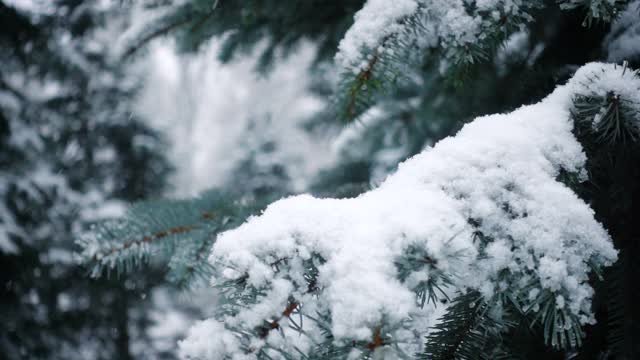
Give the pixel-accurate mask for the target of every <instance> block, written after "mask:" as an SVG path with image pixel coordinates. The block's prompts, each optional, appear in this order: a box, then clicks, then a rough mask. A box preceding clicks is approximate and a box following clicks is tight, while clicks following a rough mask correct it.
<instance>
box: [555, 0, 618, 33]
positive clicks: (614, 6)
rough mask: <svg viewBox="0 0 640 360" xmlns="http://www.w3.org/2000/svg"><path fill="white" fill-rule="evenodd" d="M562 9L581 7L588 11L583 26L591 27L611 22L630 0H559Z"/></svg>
mask: <svg viewBox="0 0 640 360" xmlns="http://www.w3.org/2000/svg"><path fill="white" fill-rule="evenodd" d="M557 2H558V3H559V5H560V8H561V9H565V10H573V9H581V10H582V11H583V12H585V13H586V15H585V17H584V21H583V22H582V25H583V26H586V27H591V25H593V23H594V22H595V23H598V22H605V23H609V22H612V21H613V20H615V19H616V17H617V16H618V15H619V14H620V13H621V12H622V11H623V10H624V8H625V7H626V5H627V4H628V3H629V1H628V0H613V1H611V0H557Z"/></svg>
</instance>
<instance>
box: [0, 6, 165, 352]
mask: <svg viewBox="0 0 640 360" xmlns="http://www.w3.org/2000/svg"><path fill="white" fill-rule="evenodd" d="M119 17H122V14H119V13H118V12H117V11H113V9H110V8H109V7H106V6H104V4H103V2H99V1H79V0H59V1H46V2H20V1H2V2H0V63H1V64H2V65H1V66H0V245H1V246H0V249H1V251H0V263H2V269H3V270H2V275H0V276H1V277H2V280H1V282H2V290H0V292H1V295H0V302H1V306H0V318H1V321H2V324H3V326H2V330H0V353H2V357H3V358H6V359H131V358H133V355H134V344H135V343H144V342H145V341H146V342H148V339H145V337H146V328H147V327H148V325H149V320H148V314H147V312H146V311H145V307H147V306H148V302H149V299H148V298H147V299H145V298H144V297H142V296H143V295H145V294H147V293H148V292H149V291H150V289H151V287H153V286H154V284H156V283H157V279H158V277H157V276H155V277H154V275H153V274H152V272H151V273H150V274H147V276H144V277H142V276H141V277H130V278H128V279H127V281H126V282H124V283H123V282H122V281H115V280H114V279H111V280H100V281H96V280H93V279H90V278H88V277H87V271H86V269H85V268H83V267H81V266H79V264H78V262H77V258H76V256H75V255H74V251H75V246H74V242H73V241H74V238H75V237H76V236H77V234H78V233H79V232H80V231H82V230H83V229H86V226H87V225H88V224H89V223H91V222H93V221H96V220H98V219H104V218H110V217H115V216H118V215H120V214H121V213H122V210H123V208H124V206H125V204H126V203H127V202H130V201H135V200H139V199H142V198H147V197H150V196H158V195H160V194H161V193H162V191H163V189H164V188H165V185H166V182H165V180H164V179H165V177H166V176H167V174H168V172H169V170H170V165H169V164H168V162H167V161H166V159H165V157H164V155H163V151H164V149H165V144H164V142H163V140H162V136H161V135H160V134H159V133H158V132H157V131H155V130H153V129H151V128H150V127H149V126H147V125H146V124H145V123H144V122H143V121H141V119H140V118H138V117H137V116H136V115H134V114H133V113H132V110H131V102H130V101H129V99H130V97H131V96H132V94H133V93H134V92H135V91H136V87H137V84H136V82H135V79H132V78H130V77H126V76H125V74H124V73H123V72H122V71H121V69H120V68H119V67H118V66H117V65H116V64H114V63H113V62H112V61H111V60H110V59H109V58H108V57H107V50H108V47H109V46H110V44H109V41H110V40H111V37H112V32H113V27H115V26H117V22H118V18H119ZM138 347H140V345H138ZM153 358H155V356H153Z"/></svg>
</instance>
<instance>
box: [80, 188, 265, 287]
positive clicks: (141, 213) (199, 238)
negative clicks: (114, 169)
mask: <svg viewBox="0 0 640 360" xmlns="http://www.w3.org/2000/svg"><path fill="white" fill-rule="evenodd" d="M252 205H256V204H252ZM256 210H257V209H253V208H251V207H250V206H243V205H240V204H236V203H234V201H233V200H232V199H229V198H227V197H225V196H223V195H221V194H220V193H218V192H216V191H208V192H205V193H203V194H202V195H201V196H200V197H198V198H195V199H189V200H159V201H148V202H142V203H138V204H134V205H133V206H131V208H130V209H129V210H128V211H127V213H126V214H125V216H124V218H121V219H114V220H109V221H105V222H102V223H99V224H96V225H95V226H94V227H92V229H91V230H90V232H89V233H87V234H85V235H84V236H82V237H81V238H80V239H79V240H78V241H77V243H78V244H79V245H80V246H81V248H82V252H81V257H82V259H83V260H84V261H85V262H87V263H89V264H93V270H92V275H93V276H98V275H100V274H102V273H103V272H104V271H110V270H111V269H115V270H117V272H118V273H123V272H128V271H131V270H133V269H134V268H136V267H139V266H141V265H142V264H145V263H147V262H149V261H150V260H151V257H152V256H153V260H154V261H155V262H165V263H166V264H167V266H168V270H169V272H168V274H167V277H168V280H169V281H170V282H172V283H174V284H176V285H178V286H180V287H183V288H189V287H191V286H194V285H195V284H198V283H201V282H202V281H201V280H207V279H208V278H209V277H210V275H211V273H212V268H211V266H210V265H209V264H208V263H207V261H206V257H207V255H208V252H209V249H210V247H211V245H212V244H213V242H214V240H215V235H216V234H217V233H218V232H220V231H224V230H225V229H229V228H231V227H234V226H236V225H237V224H238V222H239V221H242V220H244V219H245V217H246V216H248V215H249V214H250V213H251V212H252V211H256Z"/></svg>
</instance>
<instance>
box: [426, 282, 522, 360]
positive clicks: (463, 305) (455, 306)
mask: <svg viewBox="0 0 640 360" xmlns="http://www.w3.org/2000/svg"><path fill="white" fill-rule="evenodd" d="M495 305H496V302H495V300H489V301H487V300H485V299H484V298H483V297H482V295H480V294H479V293H478V292H477V291H469V292H467V293H464V294H461V295H459V296H457V297H456V298H455V299H453V301H452V302H451V304H450V306H449V308H448V309H447V312H446V313H445V315H444V316H443V317H442V318H441V319H440V322H439V323H438V324H437V325H435V326H434V327H433V328H432V329H431V331H430V332H429V334H428V335H427V339H426V342H425V350H424V352H423V353H422V354H420V355H419V356H418V358H419V359H425V360H427V359H428V360H458V359H459V360H488V359H492V358H493V351H494V350H495V349H496V347H497V345H498V344H500V342H501V336H502V333H503V332H505V330H507V329H508V327H510V326H511V325H510V324H509V323H508V322H505V320H503V319H499V318H496V317H495V314H493V313H492V310H493V307H494V306H495Z"/></svg>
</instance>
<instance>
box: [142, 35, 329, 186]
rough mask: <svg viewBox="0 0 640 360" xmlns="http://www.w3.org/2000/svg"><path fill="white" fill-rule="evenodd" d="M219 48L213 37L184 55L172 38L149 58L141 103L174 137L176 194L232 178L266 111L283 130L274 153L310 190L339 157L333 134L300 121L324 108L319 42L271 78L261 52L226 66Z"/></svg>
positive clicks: (159, 44) (286, 62)
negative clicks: (261, 64) (316, 91)
mask: <svg viewBox="0 0 640 360" xmlns="http://www.w3.org/2000/svg"><path fill="white" fill-rule="evenodd" d="M217 49H218V43H217V42H213V43H212V44H211V45H210V46H208V47H207V48H206V49H204V50H203V51H202V52H201V53H199V54H197V55H191V56H185V55H177V54H176V53H175V52H174V50H173V47H172V46H171V44H170V43H169V42H167V41H165V42H157V43H156V44H154V45H153V46H152V47H151V49H150V54H149V59H148V60H145V63H144V66H145V68H146V72H147V78H146V82H145V87H144V89H143V90H142V92H141V94H140V97H139V100H138V102H137V109H138V111H139V112H140V114H141V115H143V116H144V117H146V118H147V119H149V121H150V122H151V124H152V125H153V126H155V127H156V128H159V129H162V130H163V131H164V132H165V133H166V134H168V136H169V139H170V141H171V143H172V150H171V153H170V158H171V159H172V160H173V162H174V164H175V166H176V167H177V172H176V174H175V176H174V179H173V181H172V182H173V185H174V186H175V188H176V189H175V195H179V196H188V195H194V194H196V193H198V192H200V191H202V190H204V189H207V188H210V187H214V186H216V185H220V184H221V183H222V182H224V181H225V179H226V178H227V176H228V174H229V171H230V170H231V169H232V168H233V166H234V164H235V163H236V162H237V161H238V160H240V159H242V158H243V156H244V154H245V153H246V151H247V149H246V148H247V146H246V145H245V146H243V145H242V142H243V139H244V133H245V130H246V128H247V126H248V123H249V121H251V120H260V119H264V118H265V117H266V116H270V118H271V126H272V127H273V130H275V131H270V133H273V134H277V135H276V136H277V138H276V139H274V140H275V141H276V143H277V149H278V150H277V151H276V152H275V153H274V154H273V156H275V157H281V159H280V160H282V162H281V163H284V164H287V166H288V169H287V170H288V173H289V175H290V176H291V178H292V180H293V186H294V189H295V190H302V189H304V187H305V185H306V183H307V180H308V179H309V177H310V176H311V175H312V174H313V173H315V171H316V170H317V169H318V168H319V167H321V166H323V165H324V164H326V163H327V162H328V161H330V157H331V155H330V151H329V144H328V143H327V141H326V140H323V139H318V138H313V137H310V136H309V135H308V134H307V133H306V132H305V131H304V130H303V129H301V128H300V127H299V125H300V124H301V122H302V121H304V120H305V119H307V118H308V117H309V116H310V115H311V114H313V113H314V112H316V111H318V110H319V109H320V108H321V107H322V106H323V103H322V101H321V100H320V99H319V98H317V97H315V96H313V95H312V94H310V93H309V92H308V91H307V90H306V89H307V86H308V83H309V75H308V73H307V67H308V66H309V64H310V63H311V61H312V59H313V55H314V49H313V47H312V46H311V45H305V46H301V47H300V49H299V51H298V52H297V53H296V54H294V55H293V56H291V57H290V58H288V59H286V60H284V61H278V62H277V65H276V66H275V68H274V70H273V71H272V72H271V73H270V74H269V75H268V76H266V77H265V76H261V75H258V74H256V73H255V72H254V71H253V67H254V65H255V58H256V57H254V56H250V57H246V58H240V59H237V60H235V61H234V62H233V63H231V64H226V65H222V64H220V62H218V61H217V58H216V52H217ZM270 130H271V129H270ZM244 141H245V143H246V139H244Z"/></svg>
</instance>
